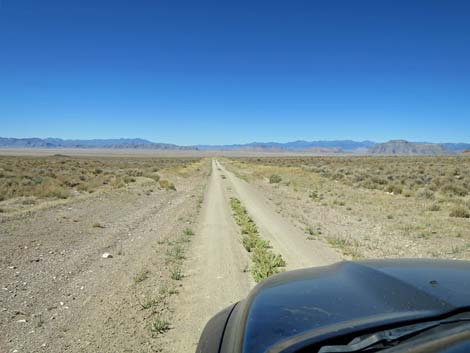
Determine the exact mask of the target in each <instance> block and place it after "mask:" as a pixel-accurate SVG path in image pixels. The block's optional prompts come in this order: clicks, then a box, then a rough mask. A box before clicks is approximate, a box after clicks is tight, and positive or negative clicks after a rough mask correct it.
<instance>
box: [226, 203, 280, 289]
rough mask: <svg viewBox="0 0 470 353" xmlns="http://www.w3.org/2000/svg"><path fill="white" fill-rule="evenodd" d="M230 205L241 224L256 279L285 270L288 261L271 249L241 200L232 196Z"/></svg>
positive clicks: (252, 273) (252, 271)
mask: <svg viewBox="0 0 470 353" xmlns="http://www.w3.org/2000/svg"><path fill="white" fill-rule="evenodd" d="M230 206H231V207H232V211H233V215H234V218H235V222H236V223H237V224H238V225H239V226H240V230H241V234H242V243H243V246H244V247H245V249H246V251H248V252H249V253H250V254H251V261H252V262H253V264H252V266H251V268H250V272H251V275H252V276H253V278H254V280H255V281H256V282H261V281H262V280H264V279H266V278H268V277H269V276H272V275H274V274H276V273H279V272H283V271H284V267H285V266H286V262H285V261H284V259H283V258H282V256H281V255H280V254H275V253H274V252H273V251H271V250H269V248H270V244H269V241H267V240H264V239H262V238H261V236H260V234H259V232H258V227H257V226H256V224H255V222H254V221H253V219H251V217H250V216H249V214H248V211H247V210H246V208H245V207H244V206H243V205H242V203H241V202H240V200H239V199H237V198H234V197H232V198H230Z"/></svg>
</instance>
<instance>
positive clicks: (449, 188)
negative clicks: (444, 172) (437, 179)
mask: <svg viewBox="0 0 470 353" xmlns="http://www.w3.org/2000/svg"><path fill="white" fill-rule="evenodd" d="M439 191H440V192H442V193H443V194H447V195H450V196H453V195H457V196H466V195H467V194H468V191H467V190H466V189H465V188H464V187H462V186H460V185H458V184H455V183H446V184H444V185H442V186H441V188H440V190H439Z"/></svg>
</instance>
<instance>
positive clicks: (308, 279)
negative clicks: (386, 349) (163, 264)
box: [221, 260, 470, 353]
mask: <svg viewBox="0 0 470 353" xmlns="http://www.w3.org/2000/svg"><path fill="white" fill-rule="evenodd" d="M465 308H470V262H466V261H439V260H373V261H363V262H341V263H338V264H334V265H331V266H326V267H319V268H312V269H305V270H298V271H292V272H289V273H285V274H280V275H277V276H274V277H271V278H270V279H268V280H267V281H265V282H263V283H261V284H259V285H258V286H257V287H255V289H254V290H253V291H252V292H251V294H250V295H249V297H248V298H247V299H245V300H244V301H242V302H240V303H239V304H238V305H237V307H236V310H234V313H233V314H232V317H231V318H230V320H229V323H228V324H227V332H226V337H225V338H224V342H223V344H222V349H221V351H223V352H225V351H226V352H244V353H260V352H283V353H284V352H294V351H296V350H298V349H299V347H301V346H302V345H304V344H305V342H316V341H324V340H327V339H328V338H329V337H333V336H334V335H336V336H337V335H339V334H341V333H342V332H348V331H349V332H351V331H353V330H355V331H357V330H359V329H365V328H368V327H374V326H377V325H378V324H379V325H387V324H392V323H398V322H407V321H411V320H417V319H424V318H431V317H435V316H439V315H444V314H447V313H452V312H455V311H458V310H464V309H465ZM227 336H228V337H227ZM229 346H230V347H229Z"/></svg>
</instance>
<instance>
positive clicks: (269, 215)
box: [216, 161, 340, 270]
mask: <svg viewBox="0 0 470 353" xmlns="http://www.w3.org/2000/svg"><path fill="white" fill-rule="evenodd" d="M216 163H217V166H218V167H219V168H220V169H221V170H222V171H223V173H224V174H225V175H226V176H227V178H228V179H227V180H228V181H229V184H230V185H231V186H232V187H233V190H234V192H235V194H236V196H237V197H238V198H239V199H240V200H241V201H242V203H243V204H244V205H245V207H246V208H247V210H248V213H249V214H250V216H251V217H252V218H253V219H254V221H255V223H256V225H257V226H258V228H259V230H260V233H261V236H262V237H263V238H265V239H267V240H269V241H270V242H271V245H272V247H273V248H274V249H275V250H276V252H277V253H280V254H282V256H283V258H284V259H285V260H286V262H287V269H288V270H293V269H298V268H305V267H313V266H324V265H328V264H331V263H334V262H337V261H340V257H339V255H338V254H337V253H336V252H335V251H334V250H332V249H331V248H328V247H327V246H325V244H324V243H322V242H320V241H317V240H308V239H307V236H306V235H305V233H303V232H301V231H299V229H298V228H296V227H295V226H294V225H292V224H291V223H289V221H287V220H286V219H285V218H283V216H282V215H279V214H278V213H276V212H275V211H274V207H273V205H272V203H271V202H270V201H269V200H268V199H267V198H266V196H265V195H263V194H262V193H260V191H259V190H258V189H256V188H255V187H254V186H252V185H250V184H248V183H247V182H245V181H244V180H242V179H240V178H238V177H236V176H235V175H234V174H233V173H231V172H229V171H228V170H227V169H225V168H224V167H223V166H222V165H221V163H219V162H218V161H217V162H216Z"/></svg>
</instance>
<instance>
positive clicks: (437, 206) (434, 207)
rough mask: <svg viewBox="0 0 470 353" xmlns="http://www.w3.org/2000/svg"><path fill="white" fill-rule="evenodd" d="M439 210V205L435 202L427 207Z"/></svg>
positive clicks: (435, 210) (433, 210) (431, 209)
mask: <svg viewBox="0 0 470 353" xmlns="http://www.w3.org/2000/svg"><path fill="white" fill-rule="evenodd" d="M440 210H441V206H439V205H438V204H437V203H433V204H432V205H431V206H429V207H428V211H432V212H437V211H440Z"/></svg>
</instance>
